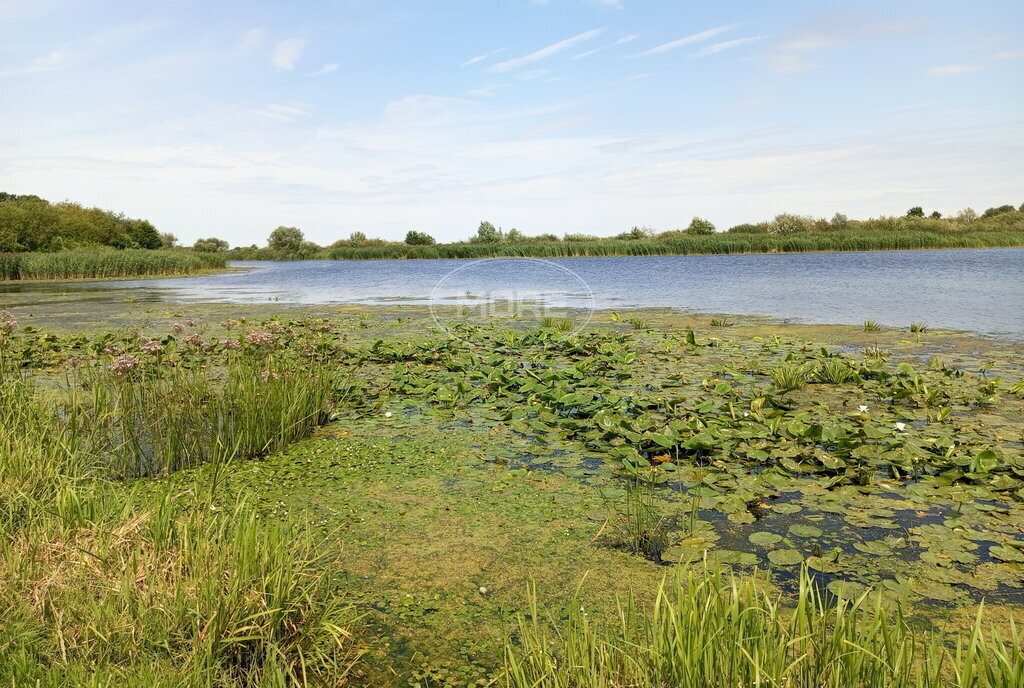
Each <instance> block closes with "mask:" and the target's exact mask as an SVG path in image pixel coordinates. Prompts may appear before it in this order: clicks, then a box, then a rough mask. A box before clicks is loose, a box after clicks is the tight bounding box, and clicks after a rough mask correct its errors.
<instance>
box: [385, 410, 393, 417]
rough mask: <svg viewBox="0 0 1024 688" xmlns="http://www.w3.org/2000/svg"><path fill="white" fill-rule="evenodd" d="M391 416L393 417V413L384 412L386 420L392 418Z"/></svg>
mask: <svg viewBox="0 0 1024 688" xmlns="http://www.w3.org/2000/svg"><path fill="white" fill-rule="evenodd" d="M391 415H392V414H391V411H385V412H384V417H385V418H390V417H391Z"/></svg>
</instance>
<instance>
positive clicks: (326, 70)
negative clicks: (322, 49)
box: [306, 62, 341, 76]
mask: <svg viewBox="0 0 1024 688" xmlns="http://www.w3.org/2000/svg"><path fill="white" fill-rule="evenodd" d="M339 67H341V65H339V64H338V63H337V62H328V63H327V64H325V65H324V66H323V67H321V68H320V69H317V70H315V71H312V72H310V73H309V74H307V75H306V76H323V75H324V74H330V73H331V72H336V71H338V68H339Z"/></svg>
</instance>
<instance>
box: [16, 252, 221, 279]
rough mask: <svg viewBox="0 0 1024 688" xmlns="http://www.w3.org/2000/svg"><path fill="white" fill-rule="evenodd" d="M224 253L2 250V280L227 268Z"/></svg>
mask: <svg viewBox="0 0 1024 688" xmlns="http://www.w3.org/2000/svg"><path fill="white" fill-rule="evenodd" d="M225 265H227V261H226V259H225V258H224V257H223V256H219V255H216V254H211V253H195V252H192V251H147V250H130V249H129V250H124V251H115V250H78V251H60V252H55V253H0V281H14V280H58V279H110V278H125V277H146V276H155V275H188V274H194V273H197V272H203V271H205V270H215V269H221V268H224V267H225Z"/></svg>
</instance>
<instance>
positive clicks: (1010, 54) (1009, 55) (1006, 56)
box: [992, 50, 1024, 60]
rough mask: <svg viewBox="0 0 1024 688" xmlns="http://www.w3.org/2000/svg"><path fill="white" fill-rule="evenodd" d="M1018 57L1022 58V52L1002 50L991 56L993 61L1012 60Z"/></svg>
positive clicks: (1023, 55)
mask: <svg viewBox="0 0 1024 688" xmlns="http://www.w3.org/2000/svg"><path fill="white" fill-rule="evenodd" d="M1018 57H1024V50H1004V51H1003V52H1001V53H995V54H994V55H992V59H993V60H1013V59H1016V58H1018Z"/></svg>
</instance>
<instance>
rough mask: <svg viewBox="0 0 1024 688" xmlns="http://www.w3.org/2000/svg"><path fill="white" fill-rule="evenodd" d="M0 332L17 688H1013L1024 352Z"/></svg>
mask: <svg viewBox="0 0 1024 688" xmlns="http://www.w3.org/2000/svg"><path fill="white" fill-rule="evenodd" d="M8 298H10V299H12V300H13V302H14V303H25V304H26V306H24V307H18V306H15V307H14V309H13V310H12V311H11V312H0V352H2V355H0V358H2V361H3V365H0V490H2V492H3V494H4V495H5V496H6V498H5V499H4V500H2V501H0V534H2V537H0V609H2V610H3V611H4V618H5V625H4V627H3V629H2V630H0V684H3V685H19V686H20V685H40V686H65V685H95V686H101V685H110V684H113V683H123V684H124V685H132V686H135V685H139V686H172V685H174V686H176V685H184V686H204V687H205V686H211V687H213V686H218V687H219V686H232V687H238V688H240V687H241V686H267V687H268V688H269V687H271V686H273V687H274V688H277V687H283V686H323V685H329V686H333V685H342V684H344V685H353V686H355V685H367V686H387V685H392V686H410V685H417V684H419V685H421V686H446V687H452V688H454V687H455V686H468V685H478V686H483V685H487V684H488V683H489V682H492V685H508V686H515V687H517V688H518V687H519V686H528V685H534V686H538V687H541V688H542V687H546V686H559V687H561V686H565V687H567V688H568V687H569V686H579V685H584V686H593V687H594V688H613V687H616V688H617V687H619V686H625V685H637V686H661V685H694V686H698V685H699V686H704V685H711V686H723V687H724V686H738V685H758V684H760V685H779V686H787V685H788V686H807V687H808V688H809V687H810V686H818V685H884V686H898V685H920V686H935V685H937V684H938V682H939V681H942V682H943V683H946V684H948V685H950V686H956V687H958V688H959V687H963V688H966V687H967V686H975V687H977V688H989V687H993V688H994V687H995V686H1004V685H1014V684H1013V681H1014V680H1017V678H1019V676H1020V675H1022V669H1024V668H1022V666H1021V661H1022V660H1021V657H1020V654H1019V652H1018V651H1017V648H1018V647H1019V645H1020V642H1021V640H1022V638H1021V637H1020V635H1019V631H1018V630H1016V629H1017V628H1019V627H1015V626H1013V623H1014V619H1019V604H1020V603H1021V601H1022V595H1021V590H1022V589H1024V544H1022V540H1021V537H1020V533H1021V532H1022V531H1021V529H1022V528H1024V465H1022V463H1021V457H1022V455H1024V454H1022V452H1021V447H1022V445H1021V440H1022V438H1024V423H1022V421H1021V419H1022V418H1024V388H1022V385H1024V383H1022V382H1021V378H1022V377H1024V376H1022V372H1024V371H1022V369H1021V366H1020V359H1019V351H1017V352H1016V353H1015V352H1014V347H1015V346H1016V345H1014V344H1012V343H1000V342H985V341H982V340H976V339H972V338H969V337H965V336H962V335H953V334H950V333H944V332H941V331H932V330H929V331H927V332H922V333H919V335H920V336H916V337H913V338H906V337H907V330H906V328H903V329H902V330H897V329H885V330H882V331H880V332H864V331H863V330H862V329H861V328H852V327H846V328H842V327H827V328H826V327H820V328H815V327H811V326H795V325H776V324H770V325H768V324H765V323H763V322H758V321H756V320H751V319H745V318H733V319H731V322H732V326H731V327H728V328H719V327H713V326H712V325H711V322H710V321H711V318H710V317H708V316H693V315H681V314H675V313H666V312H661V311H647V312H644V313H642V314H633V315H631V317H630V318H620V317H619V316H618V315H617V314H613V313H610V314H600V313H599V314H597V316H596V317H595V320H594V321H592V322H593V325H592V326H590V327H588V328H587V329H585V330H583V331H577V330H576V327H575V326H574V325H575V322H574V319H573V314H572V313H571V312H566V313H560V314H558V315H557V316H556V315H550V316H548V317H547V318H545V319H541V320H540V321H539V322H538V323H529V322H527V321H525V320H524V319H522V318H476V317H474V316H470V315H469V314H468V313H467V312H465V311H460V310H459V308H458V307H452V308H451V309H450V312H447V311H446V313H445V315H446V319H445V322H446V323H449V328H450V330H451V332H450V333H443V332H438V331H437V330H435V329H431V327H430V325H431V324H432V322H433V321H432V320H431V319H430V314H429V312H428V311H427V310H426V309H417V308H409V307H405V308H391V309H381V310H366V309H362V310H361V309H356V308H352V307H322V308H295V309H291V310H288V311H285V312H283V313H282V317H280V318H271V317H268V316H269V313H270V311H268V308H269V307H268V306H251V307H248V308H247V309H246V311H245V313H246V316H247V317H249V318H251V320H246V319H245V318H239V317H237V316H238V314H239V309H238V308H237V307H228V306H220V305H216V304H206V305H201V306H199V305H197V306H192V307H187V308H186V307H182V308H180V309H178V310H176V311H171V312H168V311H162V310H160V309H159V308H152V307H149V306H146V305H140V304H134V303H130V304H127V305H125V304H120V305H116V306H111V305H108V306H107V307H108V308H116V309H117V310H116V311H111V314H110V315H111V321H112V322H117V323H131V324H132V326H133V328H132V329H126V328H124V327H116V328H115V327H108V326H107V325H106V324H105V323H102V322H98V323H96V324H95V325H94V326H93V327H92V329H90V330H89V331H86V332H82V331H80V330H81V328H80V327H79V326H78V323H76V322H73V321H68V322H66V324H65V326H63V327H61V326H59V323H60V322H62V321H60V320H59V319H57V320H55V319H53V317H54V316H53V315H52V313H53V312H55V311H54V310H53V309H55V308H56V307H55V306H45V305H40V304H37V303H36V302H34V301H28V300H25V301H22V302H19V301H18V300H17V299H18V298H21V297H20V296H19V295H11V296H9V297H8ZM29 303H32V306H31V307H29V306H27V304H29ZM62 308H63V306H62ZM48 309H50V310H48ZM140 309H143V310H140ZM29 312H31V316H30V315H29ZM56 312H64V311H56ZM126 313H127V314H126ZM328 315H329V316H330V320H326V319H323V318H324V317H325V316H328ZM641 315H642V316H643V317H640V316H641ZM227 316H231V317H227ZM91 317H92V318H93V319H94V320H99V315H97V314H93V315H92V316H91ZM30 318H31V319H30ZM47 318H49V319H47ZM225 318H227V319H225ZM19 321H20V322H19ZM29 322H32V323H34V324H35V323H43V322H46V323H50V324H51V325H53V326H52V327H48V329H47V330H45V331H44V330H42V329H37V328H36V327H35V326H28V327H26V326H24V325H26V324H27V323H29ZM54 323H58V325H55V324H54ZM538 324H539V325H540V326H539V327H537V326H536V325H538ZM637 325H640V326H639V327H638V326H637ZM904 338H906V339H904ZM869 345H870V346H874V347H875V348H874V349H870V350H869V349H868V347H869ZM839 346H841V347H842V348H841V349H840V348H839ZM881 347H884V350H883V349H882V348H881ZM1000 347H1002V348H1000ZM924 361H927V364H925V363H924ZM780 371H785V374H784V375H783V374H782V373H781V372H780ZM793 381H796V382H797V384H792V382H793ZM780 382H781V383H782V384H779V383H780ZM652 560H654V561H652ZM656 562H657V563H656ZM658 563H663V564H671V565H673V566H675V567H676V568H674V569H666V568H664V567H662V566H659V565H658ZM662 580H663V583H662V586H661V587H660V588H659V587H658V584H659V581H662ZM531 585H534V586H535V590H536V591H537V592H535V593H532V594H531V593H530V592H528V591H529V590H530V586H531ZM983 598H985V599H987V600H989V602H988V603H986V608H985V612H984V613H981V611H980V609H979V607H978V605H977V603H978V601H979V600H981V599H983ZM936 605H938V606H936ZM1015 677H1016V678H1015Z"/></svg>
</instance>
